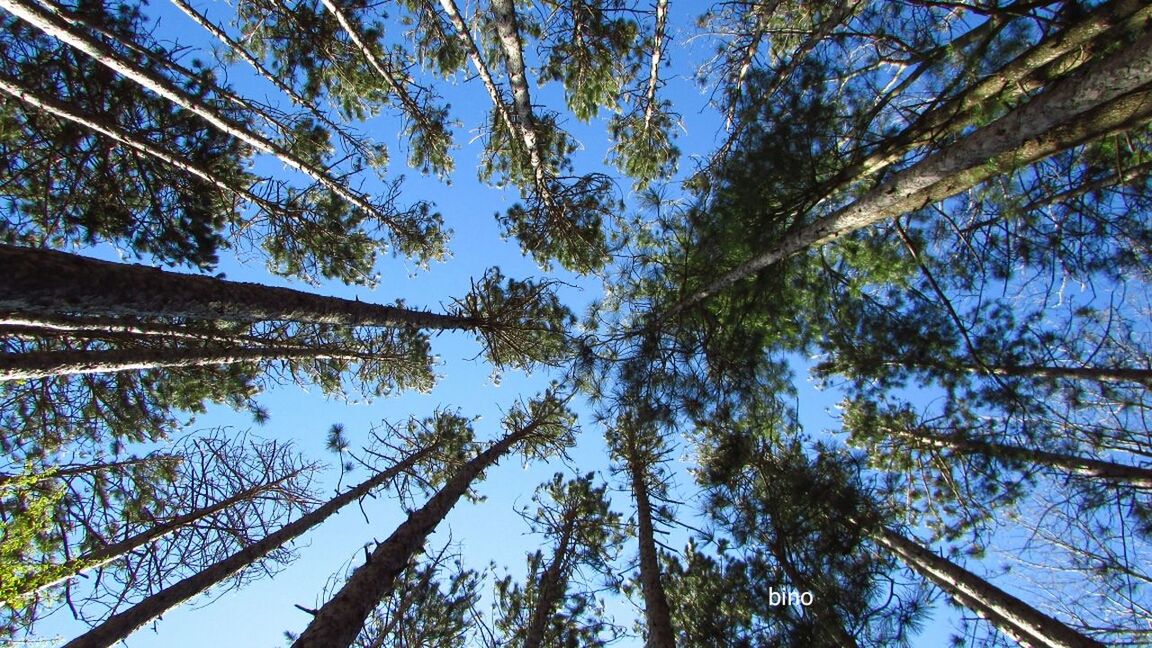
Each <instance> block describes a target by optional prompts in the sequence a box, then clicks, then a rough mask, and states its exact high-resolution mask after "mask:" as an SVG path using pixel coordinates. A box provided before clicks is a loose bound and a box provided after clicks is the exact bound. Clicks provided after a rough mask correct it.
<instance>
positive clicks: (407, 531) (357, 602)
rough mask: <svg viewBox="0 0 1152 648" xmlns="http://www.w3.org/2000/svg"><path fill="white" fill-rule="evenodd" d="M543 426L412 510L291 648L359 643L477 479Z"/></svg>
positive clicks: (494, 451) (476, 460)
mask: <svg viewBox="0 0 1152 648" xmlns="http://www.w3.org/2000/svg"><path fill="white" fill-rule="evenodd" d="M540 424H541V420H540V419H534V420H532V421H531V422H529V423H528V424H526V425H524V426H523V427H521V428H520V429H519V430H517V431H515V432H512V433H510V434H508V435H506V436H505V437H504V438H502V439H500V440H499V441H497V442H496V443H494V444H493V445H492V447H490V448H488V449H487V450H485V451H484V452H481V453H480V454H478V455H476V456H475V457H473V458H472V459H471V460H470V461H469V462H468V463H467V464H465V465H464V466H463V467H462V468H461V469H460V470H459V472H457V473H456V474H455V475H453V476H452V478H451V479H450V480H449V481H448V482H447V483H446V484H444V486H443V487H442V488H441V489H440V490H439V491H437V492H436V494H435V495H433V496H432V497H431V498H430V499H429V500H428V501H427V502H426V503H425V504H424V506H422V507H421V508H419V509H418V510H416V511H413V512H412V514H411V515H409V516H408V519H407V520H405V521H404V522H403V523H402V524H401V525H400V526H399V527H397V528H396V530H395V531H393V532H392V535H390V536H388V538H387V539H386V540H385V541H384V542H381V543H380V544H378V545H376V548H375V549H373V550H372V553H371V554H369V555H368V557H367V559H366V560H365V562H364V564H363V565H361V566H360V567H358V568H357V569H356V571H354V572H352V575H351V576H350V577H349V578H348V581H347V582H346V583H344V586H343V587H342V588H340V591H339V592H336V594H335V595H334V596H333V597H332V598H331V599H330V600H329V601H328V602H327V603H325V604H324V606H323V607H321V608H320V609H319V610H318V611H317V612H316V615H315V617H313V619H312V622H311V623H309V624H308V627H307V628H305V629H304V632H302V633H301V634H300V637H299V638H298V639H297V640H296V641H295V643H293V644H292V646H293V648H346V647H347V646H351V645H352V643H353V642H354V641H356V637H357V635H359V634H360V631H361V629H363V627H364V621H365V620H366V619H367V618H368V615H369V614H370V613H371V612H372V610H373V608H375V607H376V606H377V605H378V604H379V603H380V601H381V600H382V599H383V598H384V597H385V596H386V595H387V594H388V593H389V592H390V591H391V590H392V586H393V583H394V582H395V581H396V577H397V576H399V575H400V573H401V572H403V571H404V569H405V568H406V567H407V566H408V564H409V563H410V562H411V561H412V558H413V556H415V555H416V554H417V553H418V552H419V551H420V550H421V548H423V546H424V542H425V541H426V540H427V539H428V536H429V535H430V534H431V533H432V532H433V531H435V530H436V527H437V526H439V524H440V522H441V521H443V520H444V518H445V517H446V516H447V515H448V512H449V511H451V510H452V507H454V506H455V505H456V502H458V501H459V500H460V498H461V497H463V496H464V494H465V493H467V492H468V489H469V488H470V487H471V485H472V482H473V480H475V479H476V477H478V476H479V475H480V473H482V472H483V471H484V470H485V469H486V468H488V467H490V466H491V465H493V464H495V463H496V462H497V461H499V460H500V458H501V457H503V456H504V455H505V454H507V453H508V452H509V451H510V450H511V449H512V447H513V446H515V445H516V444H517V443H519V442H520V441H523V440H525V439H527V438H528V437H530V436H532V435H533V434H534V433H535V432H536V429H537V427H539V426H540Z"/></svg>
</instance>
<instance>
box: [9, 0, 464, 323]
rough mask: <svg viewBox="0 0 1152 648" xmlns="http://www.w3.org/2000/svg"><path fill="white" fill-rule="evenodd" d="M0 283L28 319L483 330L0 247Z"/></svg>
mask: <svg viewBox="0 0 1152 648" xmlns="http://www.w3.org/2000/svg"><path fill="white" fill-rule="evenodd" d="M2 1H3V0H0V2H2ZM0 276H2V277H4V281H2V282H0V312H8V313H20V314H26V315H32V316H34V315H49V316H57V315H73V314H78V315H92V316H96V317H106V316H112V317H117V316H124V315H129V316H137V317H180V318H185V319H192V320H228V321H236V322H255V321H260V320H286V321H293V322H312V323H320V324H338V325H344V326H396V327H400V326H413V327H417V328H428V329H465V330H467V329H474V328H476V327H478V326H479V325H481V324H482V322H481V321H480V320H478V319H475V318H470V317H459V316H454V315H441V314H437V313H430V312H425V311H415V310H409V309H406V308H397V307H395V306H382V305H378V304H369V303H364V302H361V301H358V300H356V301H354V300H351V299H341V298H339V297H325V296H321V295H313V294H310V293H306V292H302V291H299V290H292V289H289V288H277V287H272V286H262V285H260V284H254V283H244V282H239V281H226V280H224V279H216V278H214V277H207V276H202V275H190V274H180V273H176V272H168V271H166V270H160V269H157V268H149V267H147V266H142V265H129V264H124V263H112V262H109V261H99V260H96V259H89V258H86V257H82V256H77V255H74V254H68V253H65V252H57V251H54V250H44V249H34V248H24V247H16V246H12V245H5V244H0Z"/></svg>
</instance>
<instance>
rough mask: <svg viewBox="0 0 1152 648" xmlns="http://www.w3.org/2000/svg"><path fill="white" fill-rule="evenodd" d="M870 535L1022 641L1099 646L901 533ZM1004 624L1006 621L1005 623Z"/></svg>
mask: <svg viewBox="0 0 1152 648" xmlns="http://www.w3.org/2000/svg"><path fill="white" fill-rule="evenodd" d="M873 539H875V540H876V542H877V543H878V544H880V545H881V546H882V547H884V548H886V549H888V550H889V551H891V552H892V553H894V554H895V555H896V556H897V557H899V558H900V559H901V560H903V561H904V562H905V563H906V564H907V565H908V566H909V567H911V568H912V569H913V570H914V571H916V572H917V573H918V574H920V575H921V576H923V577H925V578H927V579H928V580H929V581H931V582H932V583H934V584H935V585H936V586H937V587H939V588H940V589H942V590H944V591H945V592H947V593H948V594H949V595H952V596H954V597H955V598H956V599H957V600H958V601H959V602H961V603H963V604H964V605H966V606H969V607H970V608H971V609H972V610H973V611H974V612H977V613H979V614H981V615H982V616H984V617H985V618H986V619H988V620H989V621H991V622H992V623H994V624H996V626H997V628H998V629H1001V630H1003V631H1004V632H1005V633H1007V634H1009V635H1010V636H1012V637H1015V638H1017V639H1018V640H1020V641H1022V642H1028V643H1030V644H1031V645H1034V646H1051V647H1052V648H1103V647H1104V644H1102V643H1100V642H1098V641H1096V640H1094V639H1091V638H1089V637H1086V636H1084V635H1082V634H1080V633H1079V632H1076V631H1075V630H1073V629H1072V628H1069V627H1068V626H1066V625H1064V624H1063V623H1061V622H1059V621H1057V620H1056V619H1054V618H1052V617H1050V616H1048V615H1047V614H1044V613H1043V612H1040V611H1039V610H1037V609H1035V608H1033V607H1032V606H1030V605H1028V604H1027V603H1025V602H1024V601H1021V600H1020V599H1018V598H1016V597H1015V596H1012V595H1011V594H1008V593H1007V592H1005V591H1004V590H1002V589H1000V588H998V587H996V586H995V585H993V584H992V583H989V582H988V581H986V580H984V579H983V578H980V577H979V576H977V575H976V574H973V573H972V572H970V571H968V570H966V569H964V568H962V567H960V566H959V565H957V564H955V563H953V562H951V561H949V560H946V559H944V558H941V557H940V556H937V555H936V554H935V553H933V552H931V551H929V550H928V549H926V548H924V547H923V546H921V545H919V544H917V543H915V542H913V541H911V540H909V539H908V538H905V537H904V536H902V535H900V534H898V533H896V532H894V531H890V530H888V529H882V530H880V531H879V532H877V533H874V534H873ZM1005 624H1006V625H1005Z"/></svg>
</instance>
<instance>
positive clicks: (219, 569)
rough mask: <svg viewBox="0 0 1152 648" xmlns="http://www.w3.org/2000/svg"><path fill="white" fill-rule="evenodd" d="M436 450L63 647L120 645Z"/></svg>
mask: <svg viewBox="0 0 1152 648" xmlns="http://www.w3.org/2000/svg"><path fill="white" fill-rule="evenodd" d="M434 449H435V446H433V445H429V446H428V447H425V448H422V449H420V450H419V451H417V452H415V453H413V454H412V455H410V456H408V457H406V458H405V459H404V460H403V461H401V462H399V463H397V464H396V465H395V466H393V467H391V468H389V469H388V470H385V471H383V472H381V473H378V474H376V475H375V476H373V477H372V478H371V479H368V480H366V481H364V482H361V483H360V484H358V485H357V486H356V487H355V488H352V489H350V490H349V491H347V492H345V493H344V494H342V495H337V496H336V497H334V498H332V499H330V500H328V501H327V502H326V503H324V504H323V505H322V506H320V507H319V508H317V509H316V510H315V511H312V512H311V513H308V514H307V515H304V516H303V517H301V518H300V519H298V520H296V521H295V522H291V523H289V524H286V525H284V526H283V527H282V528H280V530H278V531H275V532H273V533H271V534H269V535H268V536H267V537H265V538H264V539H263V540H260V541H259V542H256V543H255V544H252V545H249V546H247V547H244V548H243V549H241V550H239V551H237V552H236V553H234V554H232V555H231V556H229V557H227V558H225V559H223V560H221V561H219V562H216V563H214V564H212V565H210V566H209V567H207V568H206V569H204V570H203V571H200V572H198V573H196V574H193V575H192V576H189V577H188V578H185V579H184V580H182V581H180V582H178V583H175V584H173V585H170V586H168V587H166V588H164V589H163V590H161V591H159V592H157V593H155V594H153V595H151V596H149V597H147V598H145V599H144V600H142V601H140V602H139V603H137V604H136V605H133V606H132V607H130V608H128V609H127V610H124V611H123V612H119V613H117V614H114V615H112V616H111V617H109V618H108V619H107V620H106V621H104V622H103V623H101V624H100V625H98V626H96V627H95V628H92V629H91V630H89V631H88V632H86V633H84V634H83V635H81V636H79V637H77V638H75V639H73V640H72V641H70V642H68V643H67V644H65V646H64V648H105V647H107V646H111V645H113V644H116V643H118V642H120V641H123V640H124V639H126V638H127V637H128V635H129V634H131V633H132V632H133V631H134V630H136V629H137V628H139V627H140V626H142V625H144V624H146V623H148V622H149V621H151V620H152V619H155V618H156V617H158V616H160V615H162V614H164V613H165V612H167V611H168V610H170V609H171V608H173V607H175V606H177V605H179V604H180V603H182V602H184V601H186V600H188V599H190V598H192V597H193V596H196V595H197V594H200V593H201V592H203V591H204V590H206V589H208V588H209V587H212V586H213V585H216V584H217V583H220V582H223V581H224V580H227V579H228V578H230V577H231V576H232V575H234V574H236V573H237V572H239V571H240V570H242V569H244V568H245V567H248V566H249V565H251V564H253V563H255V562H256V561H257V560H260V559H261V558H263V557H265V556H267V555H268V554H270V553H271V552H272V551H274V550H276V549H278V548H280V547H282V546H284V545H285V544H287V543H288V542H291V541H292V540H295V539H296V538H298V537H300V536H301V535H303V534H304V533H306V532H307V531H309V530H311V529H312V528H313V527H315V526H317V525H319V524H320V523H322V522H324V521H325V520H327V519H328V518H330V517H332V515H333V514H334V513H336V512H337V511H339V510H340V509H342V508H344V507H345V506H347V505H348V504H351V503H352V502H355V501H357V500H359V499H360V498H362V497H364V496H366V495H368V494H369V493H371V492H372V491H374V490H376V489H377V488H379V487H380V486H383V485H384V484H386V483H387V482H388V481H390V480H392V479H393V478H394V477H396V476H397V475H399V474H400V473H402V472H404V471H407V470H409V469H411V468H412V467H413V466H415V465H416V464H417V463H418V462H420V461H421V460H422V459H424V458H425V457H427V456H428V455H429V454H431V453H432V451H433V450H434Z"/></svg>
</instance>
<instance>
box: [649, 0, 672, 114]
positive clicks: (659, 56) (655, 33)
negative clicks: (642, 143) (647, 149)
mask: <svg viewBox="0 0 1152 648" xmlns="http://www.w3.org/2000/svg"><path fill="white" fill-rule="evenodd" d="M667 26H668V0H656V25H655V27H653V30H652V58H650V59H648V89H647V90H645V91H644V134H645V135H647V134H648V133H649V131H651V130H652V117H653V116H654V115H655V114H656V90H658V89H659V87H660V61H661V60H663V59H664V38H665V31H666V29H667Z"/></svg>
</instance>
